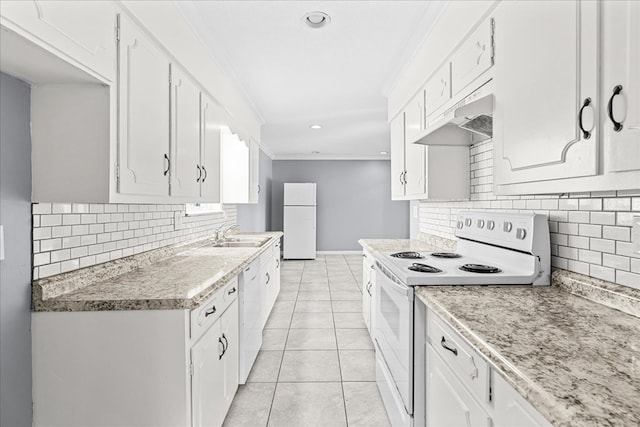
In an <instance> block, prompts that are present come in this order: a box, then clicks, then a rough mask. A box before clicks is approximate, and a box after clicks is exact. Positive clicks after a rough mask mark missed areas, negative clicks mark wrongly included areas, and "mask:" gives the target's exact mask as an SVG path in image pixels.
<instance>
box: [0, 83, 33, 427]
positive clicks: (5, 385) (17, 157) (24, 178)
mask: <svg viewBox="0 0 640 427" xmlns="http://www.w3.org/2000/svg"><path fill="white" fill-rule="evenodd" d="M29 108H30V87H29V85H28V84H26V83H24V82H22V81H20V80H17V79H14V78H13V77H10V76H8V75H6V74H0V224H2V225H3V226H4V237H5V259H4V260H3V261H0V318H1V320H0V325H1V327H2V332H1V333H0V425H2V426H28V425H31V331H30V329H31V238H30V235H31V135H30V132H29V122H30V115H29Z"/></svg>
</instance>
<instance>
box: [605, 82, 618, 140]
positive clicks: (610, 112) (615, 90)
mask: <svg viewBox="0 0 640 427" xmlns="http://www.w3.org/2000/svg"><path fill="white" fill-rule="evenodd" d="M621 92H622V85H617V86H616V87H614V88H613V93H612V94H611V98H609V102H608V103H607V115H608V116H609V120H611V122H612V123H613V130H614V131H616V132H620V131H621V130H622V123H621V122H619V121H616V119H614V118H613V98H615V97H616V95H620V93H621Z"/></svg>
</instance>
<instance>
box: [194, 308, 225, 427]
mask: <svg viewBox="0 0 640 427" xmlns="http://www.w3.org/2000/svg"><path fill="white" fill-rule="evenodd" d="M223 351H224V341H223V340H222V334H221V332H220V321H219V320H218V321H217V322H216V323H214V324H213V325H212V326H211V327H210V328H209V330H208V331H207V332H205V334H204V335H203V336H202V338H200V340H198V342H197V343H196V344H194V345H193V347H191V364H192V369H193V371H192V377H191V424H192V426H193V427H200V426H219V425H222V422H223V421H224V413H225V412H226V411H223V408H224V402H225V400H224V388H223V387H222V385H223V384H224V381H225V378H224V366H223V365H224V363H223V361H222V357H224V356H223Z"/></svg>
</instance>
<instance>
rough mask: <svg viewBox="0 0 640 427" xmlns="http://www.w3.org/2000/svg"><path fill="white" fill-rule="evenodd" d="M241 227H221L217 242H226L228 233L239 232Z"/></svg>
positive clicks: (217, 230)
mask: <svg viewBox="0 0 640 427" xmlns="http://www.w3.org/2000/svg"><path fill="white" fill-rule="evenodd" d="M239 228H240V226H239V225H238V224H231V225H226V226H225V225H221V226H220V227H218V228H217V229H216V241H220V240H224V239H226V238H227V233H229V232H230V231H231V230H238V229H239Z"/></svg>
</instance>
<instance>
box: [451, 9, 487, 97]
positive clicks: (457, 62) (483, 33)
mask: <svg viewBox="0 0 640 427" xmlns="http://www.w3.org/2000/svg"><path fill="white" fill-rule="evenodd" d="M491 26H492V20H491V19H489V20H487V21H486V22H483V23H482V25H480V27H479V28H478V29H477V30H475V31H474V32H473V34H471V36H469V38H468V39H467V41H466V42H464V44H463V45H462V46H460V48H459V49H458V50H457V51H456V53H455V54H454V55H453V58H451V93H452V96H453V97H455V96H456V95H458V94H460V92H462V90H463V89H465V88H466V87H467V86H468V85H469V83H471V82H473V81H474V80H475V79H476V78H477V77H479V76H480V75H482V74H483V73H484V72H485V71H487V70H488V69H489V68H491V66H492V65H493V46H492V43H491Z"/></svg>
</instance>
